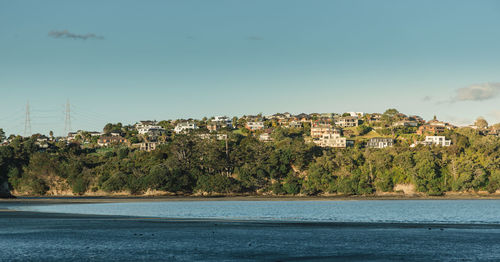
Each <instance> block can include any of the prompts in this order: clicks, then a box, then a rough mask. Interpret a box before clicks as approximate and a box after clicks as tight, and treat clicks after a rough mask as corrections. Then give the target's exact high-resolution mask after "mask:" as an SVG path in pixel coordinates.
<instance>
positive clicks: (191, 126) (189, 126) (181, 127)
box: [174, 122, 198, 134]
mask: <svg viewBox="0 0 500 262" xmlns="http://www.w3.org/2000/svg"><path fill="white" fill-rule="evenodd" d="M195 129H198V126H196V124H195V123H193V122H182V123H178V124H177V125H176V126H175V128H174V132H175V133H177V134H180V133H186V132H188V131H190V130H195Z"/></svg>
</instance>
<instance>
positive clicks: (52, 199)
mask: <svg viewBox="0 0 500 262" xmlns="http://www.w3.org/2000/svg"><path fill="white" fill-rule="evenodd" d="M370 200H375V201H377V200H388V201H390V200H500V195H496V194H495V195H479V194H474V195H473V194H460V195H458V194H457V195H448V196H446V195H445V196H418V195H417V196H397V195H385V196H384V195H382V196H381V195H378V196H375V195H374V196H133V195H119V196H16V197H15V198H0V203H23V202H25V203H37V202H47V203H58V202H60V203H108V202H109V203H111V202H115V203H119V202H157V201H159V202H162V201H370Z"/></svg>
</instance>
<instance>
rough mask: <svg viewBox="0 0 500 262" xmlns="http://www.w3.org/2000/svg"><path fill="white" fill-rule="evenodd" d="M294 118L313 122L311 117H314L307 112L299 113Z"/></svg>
mask: <svg viewBox="0 0 500 262" xmlns="http://www.w3.org/2000/svg"><path fill="white" fill-rule="evenodd" d="M294 118H295V120H297V121H299V122H302V123H305V122H311V119H312V118H311V116H310V115H308V114H305V113H301V114H298V115H296V116H295V117H294Z"/></svg>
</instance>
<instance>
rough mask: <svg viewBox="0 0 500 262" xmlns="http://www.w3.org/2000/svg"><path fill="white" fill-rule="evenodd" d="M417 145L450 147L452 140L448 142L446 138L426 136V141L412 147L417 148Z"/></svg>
mask: <svg viewBox="0 0 500 262" xmlns="http://www.w3.org/2000/svg"><path fill="white" fill-rule="evenodd" d="M417 145H426V146H431V145H436V146H450V145H451V140H446V137H444V136H426V137H425V140H424V141H416V142H415V143H413V144H412V145H411V146H410V147H415V146H417Z"/></svg>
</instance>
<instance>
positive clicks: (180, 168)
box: [0, 128, 500, 195]
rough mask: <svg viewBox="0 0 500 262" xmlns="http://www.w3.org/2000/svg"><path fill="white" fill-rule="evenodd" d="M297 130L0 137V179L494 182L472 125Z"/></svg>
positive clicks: (35, 189)
mask: <svg viewBox="0 0 500 262" xmlns="http://www.w3.org/2000/svg"><path fill="white" fill-rule="evenodd" d="M303 132H304V131H303V130H294V129H281V128H277V129H276V130H274V131H273V133H272V137H273V141H272V142H261V141H259V140H258V139H256V138H255V137H254V136H251V135H247V136H244V135H241V134H237V133H231V134H230V135H229V137H228V139H227V140H217V139H215V138H213V139H201V138H200V137H199V136H197V135H194V134H191V135H190V134H186V135H176V136H175V137H173V138H172V140H171V141H170V142H168V143H167V144H165V145H162V146H161V147H160V148H159V149H157V150H155V151H153V152H142V151H138V150H131V149H129V148H127V147H124V146H117V147H111V148H82V147H80V145H78V144H69V145H67V144H66V143H63V142H61V143H54V144H51V145H50V147H49V148H47V149H44V150H40V148H38V146H37V145H36V143H35V141H36V139H35V138H29V139H27V138H22V137H17V138H15V139H13V141H12V142H11V143H10V144H9V145H8V146H1V147H0V180H2V179H3V180H8V182H9V184H10V186H11V188H12V189H13V190H15V191H14V192H17V193H26V194H37V195H44V194H62V193H61V192H68V191H69V192H73V193H74V194H80V195H83V194H91V193H92V192H106V193H113V192H128V193H130V194H143V193H145V192H147V191H148V190H160V191H167V192H171V193H176V194H196V193H204V194H206V193H222V194H230V193H238V194H241V193H251V194H255V193H256V194H303V195H318V194H323V193H339V194H346V195H353V194H359V195H367V194H373V193H375V192H391V191H393V190H394V187H395V185H397V184H412V185H414V187H415V189H416V191H418V192H422V193H426V194H429V195H442V194H443V193H444V192H447V191H478V190H486V191H489V192H495V191H496V190H498V189H500V139H499V138H498V137H495V136H482V135H479V134H478V133H477V132H476V131H475V130H472V129H457V130H455V131H447V132H448V133H446V136H447V137H448V138H451V140H452V146H450V147H429V146H417V147H415V148H410V147H408V143H407V142H402V141H401V142H398V143H396V145H395V146H394V147H392V148H386V149H368V148H364V147H363V146H362V143H359V144H358V143H356V144H355V145H354V147H350V148H347V149H332V148H320V147H317V146H315V145H314V144H312V143H306V142H305V141H304V139H303V137H304V136H303ZM65 190H66V191H65ZM58 192H59V193H58Z"/></svg>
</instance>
